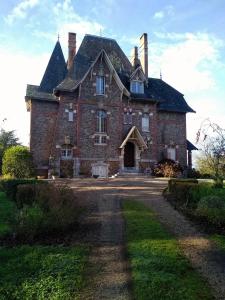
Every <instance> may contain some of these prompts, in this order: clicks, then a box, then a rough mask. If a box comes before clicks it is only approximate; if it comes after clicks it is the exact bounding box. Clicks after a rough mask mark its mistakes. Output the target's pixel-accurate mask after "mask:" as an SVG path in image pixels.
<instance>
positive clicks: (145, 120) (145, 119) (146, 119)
mask: <svg viewBox="0 0 225 300" xmlns="http://www.w3.org/2000/svg"><path fill="white" fill-rule="evenodd" d="M142 131H149V116H148V115H147V114H145V115H144V116H143V117H142Z"/></svg>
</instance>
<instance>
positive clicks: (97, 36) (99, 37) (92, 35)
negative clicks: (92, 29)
mask: <svg viewBox="0 0 225 300" xmlns="http://www.w3.org/2000/svg"><path fill="white" fill-rule="evenodd" d="M85 36H87V37H88V36H90V37H95V38H98V39H104V40H110V41H114V42H116V43H117V41H116V40H115V39H111V38H107V37H104V36H99V35H94V34H85Z"/></svg>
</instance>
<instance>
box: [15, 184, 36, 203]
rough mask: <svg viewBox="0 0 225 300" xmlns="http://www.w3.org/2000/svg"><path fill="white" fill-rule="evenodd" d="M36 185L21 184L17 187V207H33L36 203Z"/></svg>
mask: <svg viewBox="0 0 225 300" xmlns="http://www.w3.org/2000/svg"><path fill="white" fill-rule="evenodd" d="M35 187H36V185H35V184H33V183H32V184H20V185H18V186H17V193H16V205H17V207H18V208H23V206H24V205H32V204H33V203H34V201H35V193H36V189H35Z"/></svg>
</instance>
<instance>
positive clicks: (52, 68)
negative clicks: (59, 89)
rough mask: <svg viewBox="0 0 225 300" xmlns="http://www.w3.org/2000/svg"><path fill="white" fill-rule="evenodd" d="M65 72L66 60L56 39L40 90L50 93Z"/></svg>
mask: <svg viewBox="0 0 225 300" xmlns="http://www.w3.org/2000/svg"><path fill="white" fill-rule="evenodd" d="M66 73H67V68H66V62H65V58H64V55H63V52H62V48H61V45H60V43H59V41H57V43H56V45H55V48H54V50H53V52H52V55H51V57H50V60H49V62H48V66H47V68H46V70H45V73H44V76H43V78H42V80H41V84H40V88H39V90H40V91H41V92H46V93H52V92H53V89H54V88H55V87H56V86H57V85H58V84H59V83H60V82H62V81H63V79H64V78H65V76H66Z"/></svg>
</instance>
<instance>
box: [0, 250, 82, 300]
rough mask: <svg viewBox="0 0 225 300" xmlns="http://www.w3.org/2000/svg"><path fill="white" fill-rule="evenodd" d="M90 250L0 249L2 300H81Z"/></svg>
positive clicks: (0, 296) (0, 292) (0, 297)
mask: <svg viewBox="0 0 225 300" xmlns="http://www.w3.org/2000/svg"><path fill="white" fill-rule="evenodd" d="M87 255H88V250H87V249H86V248H84V247H82V246H76V247H62V246H27V245H25V246H20V247H15V248H6V247H1V248H0V261H1V264H0V299H1V300H6V299H7V300H13V299H18V300H19V299H20V300H21V299H26V300H28V299H30V300H31V299H32V300H33V299H34V300H35V299H38V300H47V299H51V300H56V299H57V300H59V299H63V300H64V299H68V300H69V299H79V292H80V291H81V289H82V288H83V287H84V285H85V276H84V273H85V267H86V263H87Z"/></svg>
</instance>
